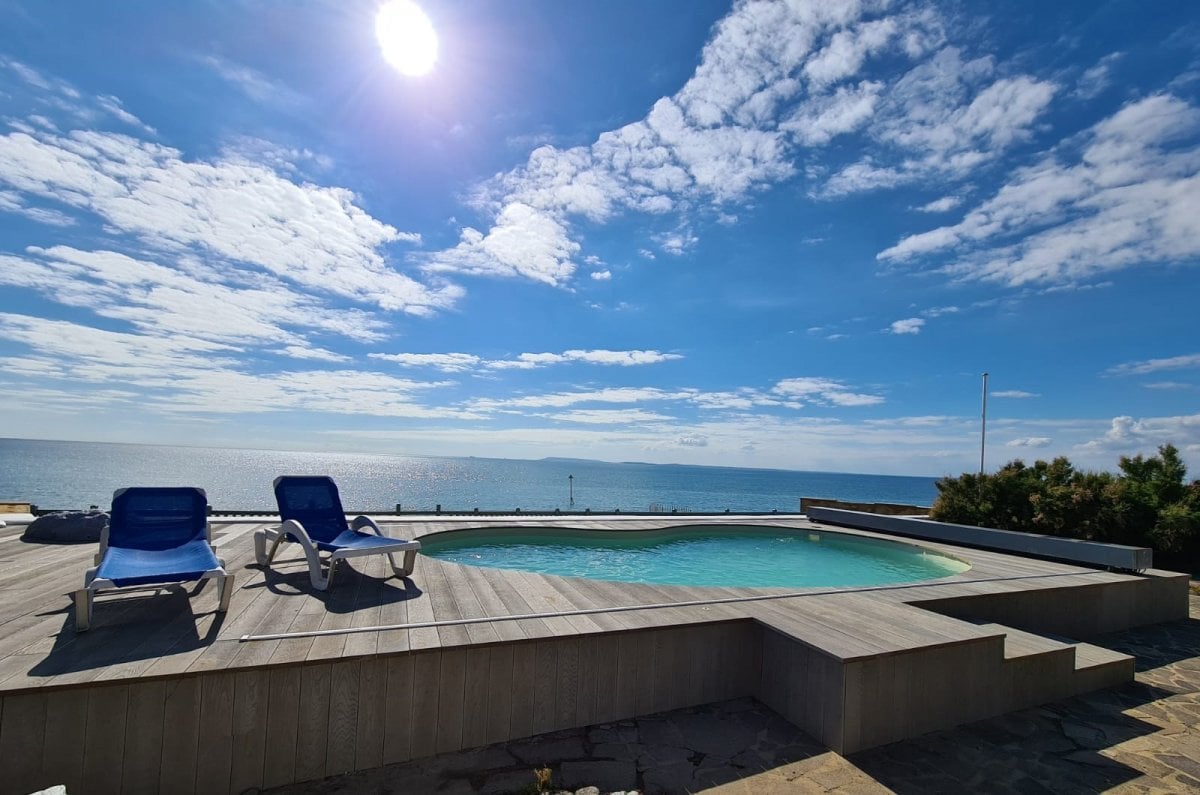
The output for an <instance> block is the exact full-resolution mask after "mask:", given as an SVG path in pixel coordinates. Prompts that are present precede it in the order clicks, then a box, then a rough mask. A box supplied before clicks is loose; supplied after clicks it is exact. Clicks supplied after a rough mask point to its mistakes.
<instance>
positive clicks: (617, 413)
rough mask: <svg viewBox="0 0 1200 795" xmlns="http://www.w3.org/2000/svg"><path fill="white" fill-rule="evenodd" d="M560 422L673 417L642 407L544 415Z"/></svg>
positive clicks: (616, 422)
mask: <svg viewBox="0 0 1200 795" xmlns="http://www.w3.org/2000/svg"><path fill="white" fill-rule="evenodd" d="M544 416H546V417H548V418H549V419H552V420H556V421H558V422H577V423H582V424H585V425H616V426H621V425H634V424H638V423H647V422H663V421H666V420H671V419H673V418H672V417H671V416H670V415H667V414H659V413H657V412H653V411H644V410H642V409H577V410H575V411H564V412H562V413H559V414H547V415H544Z"/></svg>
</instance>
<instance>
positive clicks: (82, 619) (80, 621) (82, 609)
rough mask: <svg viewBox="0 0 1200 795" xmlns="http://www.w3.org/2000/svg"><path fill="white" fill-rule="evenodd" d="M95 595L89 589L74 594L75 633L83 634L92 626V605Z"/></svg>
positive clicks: (82, 589) (81, 589)
mask: <svg viewBox="0 0 1200 795" xmlns="http://www.w3.org/2000/svg"><path fill="white" fill-rule="evenodd" d="M94 597H95V594H94V593H92V590H91V589H90V588H80V589H79V590H78V591H76V592H75V631H76V632H84V631H86V630H87V629H88V628H89V627H90V626H91V625H92V604H93V600H94Z"/></svg>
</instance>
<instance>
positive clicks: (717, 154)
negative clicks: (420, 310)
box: [422, 0, 1020, 286]
mask: <svg viewBox="0 0 1200 795" xmlns="http://www.w3.org/2000/svg"><path fill="white" fill-rule="evenodd" d="M940 27H941V23H940V21H939V20H938V19H937V17H936V15H935V14H933V12H931V11H930V10H928V9H918V10H911V9H909V10H899V11H896V12H894V13H893V12H892V10H891V9H890V8H889V7H888V6H887V4H886V3H877V2H874V1H873V0H872V1H871V2H865V3H863V2H858V0H837V1H836V2H834V1H831V0H798V1H797V2H794V3H777V2H763V1H762V0H750V1H749V2H743V3H739V4H736V5H735V6H734V8H733V10H732V11H731V12H730V14H729V15H727V16H726V17H725V18H724V19H722V20H721V21H720V22H719V23H718V24H717V26H716V28H715V29H714V33H713V35H712V38H711V39H710V40H709V42H708V43H707V44H706V45H705V47H704V50H703V52H702V54H701V58H700V64H699V66H698V67H697V68H696V71H695V72H694V73H693V75H692V76H691V78H690V79H689V80H688V81H687V83H686V84H685V85H684V86H683V87H682V88H681V89H680V90H679V91H678V92H677V93H676V94H674V95H673V96H668V97H662V98H660V99H658V100H657V101H656V102H655V103H654V104H653V106H652V108H651V110H650V112H649V113H648V114H647V115H646V116H645V118H643V119H641V120H636V121H633V122H631V123H628V124H625V125H624V126H622V127H619V128H617V129H614V130H611V131H607V132H604V133H602V134H601V135H599V136H598V137H597V139H596V140H595V142H594V143H592V144H591V145H590V146H579V147H574V148H569V149H559V148H556V147H554V146H549V145H545V146H539V147H538V148H536V149H535V150H533V152H532V153H531V154H530V155H529V158H528V160H527V162H526V163H524V164H523V165H521V166H520V167H518V168H516V169H513V170H511V171H509V172H507V173H504V174H500V175H498V176H497V177H495V178H494V179H492V180H490V181H488V182H487V183H485V184H483V185H480V186H478V187H477V188H476V190H475V191H474V199H473V204H474V206H475V207H476V208H477V209H479V210H480V211H482V212H484V213H486V214H487V216H488V217H489V219H490V221H489V223H488V225H487V228H486V229H476V228H468V229H466V230H464V232H463V237H462V239H461V240H460V242H459V243H458V245H456V246H454V247H451V248H449V249H446V250H443V251H438V252H434V253H432V254H429V255H426V256H425V257H424V258H423V260H422V261H423V262H424V264H425V267H426V268H427V269H429V270H431V271H434V272H441V273H470V274H486V275H503V276H517V277H522V278H528V279H532V280H534V281H539V282H543V283H545V284H549V285H552V286H564V285H566V284H567V283H568V282H569V281H570V280H571V279H572V278H573V277H574V274H575V270H576V268H575V265H574V261H573V260H574V257H575V256H576V254H578V252H579V244H578V243H577V242H576V240H575V237H576V235H575V233H574V231H573V229H572V225H573V223H575V219H577V218H583V219H586V220H588V221H590V222H595V223H605V222H607V221H608V220H610V219H611V218H613V217H614V216H615V215H616V214H618V213H622V212H626V211H632V212H640V213H652V214H653V213H665V212H676V211H678V212H690V211H692V210H693V209H694V208H696V207H699V206H701V205H708V206H709V207H711V208H713V209H715V211H716V215H717V217H718V218H722V219H725V220H726V222H732V220H733V218H734V216H733V214H732V213H729V212H727V211H726V209H725V208H726V206H727V205H729V204H731V203H735V202H741V201H745V200H746V199H747V197H749V196H750V195H752V194H753V192H754V191H756V190H758V189H760V188H762V187H764V186H767V185H769V184H772V183H774V182H778V181H780V180H784V179H787V178H789V177H791V176H792V175H793V174H794V173H795V160H796V156H797V153H796V151H795V147H796V144H802V145H807V146H813V145H821V144H824V143H827V142H829V141H830V140H832V139H833V138H834V137H836V136H838V135H841V134H844V133H847V132H850V131H853V130H856V129H859V128H860V127H862V126H863V125H864V124H866V123H867V122H868V120H869V119H870V117H871V116H872V115H873V113H874V109H875V106H876V103H877V101H878V99H879V97H880V96H881V94H882V92H884V90H885V88H886V87H885V86H884V84H882V83H880V82H877V81H870V80H856V79H855V78H856V77H857V75H858V73H859V71H861V70H862V69H863V67H864V66H865V65H866V63H867V62H868V61H869V60H870V59H871V58H874V57H879V56H883V55H884V54H885V53H886V54H888V55H891V56H896V55H898V56H899V57H902V58H919V57H923V56H924V55H925V53H926V52H927V51H928V50H929V48H931V47H933V46H935V45H936V44H937V43H938V42H940V40H941V38H942V33H941V30H940ZM1015 106H1016V103H1013V102H1009V103H1007V104H1005V105H1004V106H1003V108H1002V109H1001V112H1000V114H999V115H1000V117H1001V118H999V119H995V120H993V119H979V120H977V121H976V126H977V127H987V125H988V124H989V123H990V124H991V127H990V128H988V129H987V130H986V131H985V132H988V133H990V137H989V136H984V137H985V138H987V139H988V140H991V141H996V140H1001V139H1002V138H1003V136H1002V135H1001V134H1000V133H999V132H997V130H998V129H999V128H1000V127H1001V123H1002V120H1003V118H1008V116H1013V117H1016V116H1019V115H1020V114H1019V113H1018V111H1017V109H1016V107H1015ZM1005 113H1007V114H1008V115H1007V116H1006V115H1005ZM979 115H982V114H979ZM1015 123H1016V122H1014V124H1015ZM514 213H516V214H518V215H519V217H518V218H514V217H513V216H514ZM681 228H682V229H684V230H685V231H681V232H676V233H672V234H670V235H668V236H667V237H666V238H664V239H662V240H661V241H660V244H661V245H662V247H663V250H665V251H667V252H668V253H672V254H679V253H681V252H683V251H685V250H686V249H688V248H689V247H690V246H692V245H694V244H695V243H696V242H697V241H696V239H695V235H693V234H692V233H691V232H689V231H686V227H681Z"/></svg>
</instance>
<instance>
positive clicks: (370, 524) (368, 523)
mask: <svg viewBox="0 0 1200 795" xmlns="http://www.w3.org/2000/svg"><path fill="white" fill-rule="evenodd" d="M363 528H370V529H371V531H373V532H374V533H375V535H377V536H384V535H385V534H384V532H383V531H382V530H380V529H379V524H378V523H376V521H375V520H374V519H372V518H371V517H369V516H356V517H354V521H353V522H351V523H350V529H351V530H362V529H363ZM385 537H386V536H385Z"/></svg>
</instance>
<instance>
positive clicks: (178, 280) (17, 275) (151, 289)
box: [0, 246, 387, 348]
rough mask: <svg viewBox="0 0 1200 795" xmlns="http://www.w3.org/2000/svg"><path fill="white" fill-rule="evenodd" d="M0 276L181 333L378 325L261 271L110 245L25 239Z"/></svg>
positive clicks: (213, 336) (272, 336) (145, 329)
mask: <svg viewBox="0 0 1200 795" xmlns="http://www.w3.org/2000/svg"><path fill="white" fill-rule="evenodd" d="M0 266H2V267H0V284H7V285H9V286H13V287H23V288H27V289H31V290H35V291H38V292H41V293H42V294H43V295H45V296H46V297H48V298H50V299H52V300H54V301H57V302H58V303H60V304H63V305H65V306H70V307H77V308H80V309H84V310H88V311H91V312H94V313H95V314H97V315H99V316H101V317H107V318H112V319H118V320H122V321H126V322H128V323H129V324H131V325H132V326H133V327H134V328H136V329H138V330H139V331H141V332H142V333H146V334H151V335H154V336H159V337H170V336H172V335H187V336H190V337H195V338H196V339H205V340H211V341H214V342H219V343H221V344H231V345H238V346H247V345H249V346H258V345H270V344H272V343H282V344H284V345H287V346H295V347H300V348H308V347H311V346H308V345H307V344H306V343H305V342H304V341H303V339H302V338H301V337H300V336H299V333H298V331H297V330H299V329H304V330H313V331H318V332H321V333H328V334H336V335H339V336H343V337H347V338H349V339H353V340H357V341H360V342H370V341H376V340H379V339H381V338H382V337H383V331H384V330H385V329H386V328H387V327H386V325H385V324H384V323H383V322H382V321H380V320H378V319H376V318H374V317H372V316H370V315H368V314H367V313H364V312H361V311H357V310H353V309H340V310H336V311H334V310H330V309H327V308H325V307H324V306H322V305H321V304H320V303H319V302H318V301H317V300H315V299H313V298H311V297H307V296H303V295H300V294H297V293H294V292H292V291H290V290H289V289H287V287H286V286H285V285H284V284H283V283H282V282H280V281H279V280H276V279H273V278H271V277H268V276H262V275H259V276H252V275H250V274H239V273H237V272H236V271H230V270H228V269H218V268H212V267H207V266H204V265H200V264H199V263H189V262H188V261H187V260H182V261H180V262H179V263H178V264H177V267H176V268H168V267H165V266H163V265H159V264H157V263H155V262H151V261H147V260H142V259H136V258H133V257H129V256H127V255H125V254H121V253H118V252H113V251H80V250H78V249H74V248H70V247H67V246H56V247H54V248H51V249H40V248H36V247H30V249H29V250H28V253H27V256H24V257H13V256H8V255H3V254H0Z"/></svg>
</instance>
